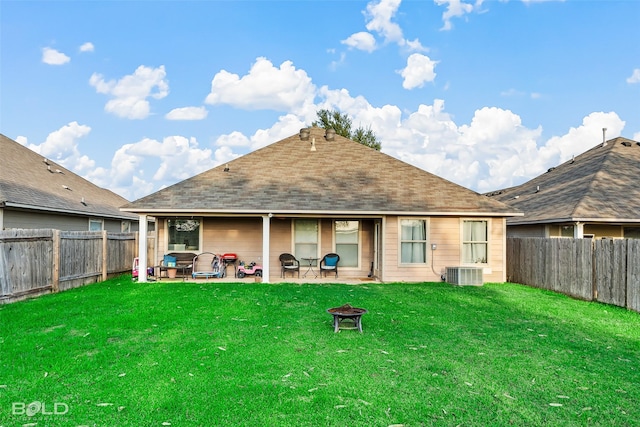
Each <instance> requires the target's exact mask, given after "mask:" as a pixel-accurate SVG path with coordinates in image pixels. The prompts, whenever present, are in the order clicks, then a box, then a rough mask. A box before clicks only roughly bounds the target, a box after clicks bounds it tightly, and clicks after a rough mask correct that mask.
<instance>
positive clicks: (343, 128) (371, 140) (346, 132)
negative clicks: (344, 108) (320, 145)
mask: <svg viewBox="0 0 640 427" xmlns="http://www.w3.org/2000/svg"><path fill="white" fill-rule="evenodd" d="M317 114H318V121H315V122H313V126H320V127H322V128H323V129H334V130H335V131H336V133H337V134H338V135H341V136H344V137H345V138H349V139H351V140H353V141H356V142H359V143H360V144H362V145H366V146H367V147H369V148H373V149H374V150H377V151H380V149H381V148H382V143H381V142H380V141H378V138H377V137H376V134H375V133H373V131H372V130H371V127H369V128H367V129H365V128H363V127H359V128H357V129H356V130H354V131H352V130H351V124H352V120H351V118H350V117H349V116H347V115H346V114H342V113H340V112H339V111H337V110H331V111H329V110H325V109H322V110H320V111H318V113H317Z"/></svg>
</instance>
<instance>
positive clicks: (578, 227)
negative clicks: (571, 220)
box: [573, 222, 584, 239]
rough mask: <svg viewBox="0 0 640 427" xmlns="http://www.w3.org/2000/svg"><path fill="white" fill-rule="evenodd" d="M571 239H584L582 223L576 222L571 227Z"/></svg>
mask: <svg viewBox="0 0 640 427" xmlns="http://www.w3.org/2000/svg"><path fill="white" fill-rule="evenodd" d="M573 237H574V238H575V239H582V238H584V223H583V222H576V223H575V225H574V226H573Z"/></svg>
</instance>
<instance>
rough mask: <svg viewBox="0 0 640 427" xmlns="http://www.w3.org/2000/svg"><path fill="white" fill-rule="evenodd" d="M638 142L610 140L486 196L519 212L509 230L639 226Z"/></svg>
mask: <svg viewBox="0 0 640 427" xmlns="http://www.w3.org/2000/svg"><path fill="white" fill-rule="evenodd" d="M639 177H640V142H636V141H632V140H630V139H626V138H621V137H620V138H614V139H611V140H609V141H606V143H600V144H598V145H597V146H595V147H593V148H592V149H590V150H589V151H586V152H585V153H582V154H580V155H579V156H576V157H574V158H573V159H572V160H569V161H567V162H565V163H563V164H561V165H560V166H558V167H556V168H551V169H549V170H548V171H547V172H546V173H544V174H542V175H540V176H538V177H536V178H534V179H532V180H530V181H528V182H526V183H524V184H522V185H519V186H517V187H511V188H506V189H504V190H498V191H494V192H491V193H488V194H487V195H488V196H490V198H492V199H495V200H500V201H503V202H505V203H508V204H510V205H512V206H514V207H516V208H518V209H520V210H521V211H523V212H524V216H523V217H519V218H509V219H508V220H507V223H508V224H509V225H521V224H536V223H552V222H553V223H559V222H577V221H580V222H640V180H639Z"/></svg>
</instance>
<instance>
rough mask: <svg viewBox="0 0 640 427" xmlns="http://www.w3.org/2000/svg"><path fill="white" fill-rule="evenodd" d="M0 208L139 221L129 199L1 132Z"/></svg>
mask: <svg viewBox="0 0 640 427" xmlns="http://www.w3.org/2000/svg"><path fill="white" fill-rule="evenodd" d="M0 153H2V155H1V156H0V207H3V208H4V207H7V208H9V207H13V208H20V209H28V210H35V211H47V212H56V213H63V214H70V215H81V216H90V217H101V218H113V219H126V220H137V219H138V217H137V216H136V215H132V214H130V213H125V212H122V211H120V209H119V208H120V206H122V205H124V204H125V203H128V201H127V200H126V199H125V198H123V197H121V196H119V195H117V194H115V193H114V192H112V191H110V190H106V189H104V188H100V187H98V186H96V185H94V184H92V183H91V182H89V181H87V180H86V179H84V178H82V177H80V176H78V175H76V174H75V173H73V172H71V171H70V170H68V169H66V168H64V167H63V166H61V165H59V164H57V163H55V162H53V161H52V160H49V159H45V158H43V156H42V155H40V154H38V153H36V152H34V151H32V150H30V149H29V148H27V147H25V146H23V145H20V144H18V143H17V142H15V141H13V140H11V139H9V138H7V137H6V136H4V135H2V134H0ZM83 201H84V203H83Z"/></svg>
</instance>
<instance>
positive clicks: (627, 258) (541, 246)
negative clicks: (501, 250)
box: [507, 237, 640, 312]
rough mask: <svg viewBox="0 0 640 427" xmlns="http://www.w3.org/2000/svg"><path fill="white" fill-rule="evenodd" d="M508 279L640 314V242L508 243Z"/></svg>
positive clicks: (536, 240)
mask: <svg viewBox="0 0 640 427" xmlns="http://www.w3.org/2000/svg"><path fill="white" fill-rule="evenodd" d="M507 277H508V280H510V281H512V282H515V283H522V284H524V285H528V286H534V287H538V288H542V289H549V290H553V291H556V292H561V293H564V294H566V295H571V296H573V297H576V298H581V299H585V300H596V301H599V302H603V303H606V304H612V305H617V306H620V307H626V308H628V309H631V310H634V311H638V312H640V240H638V239H614V240H611V239H602V240H596V241H593V240H591V239H559V238H550V239H545V238H531V237H529V238H508V239H507Z"/></svg>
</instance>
